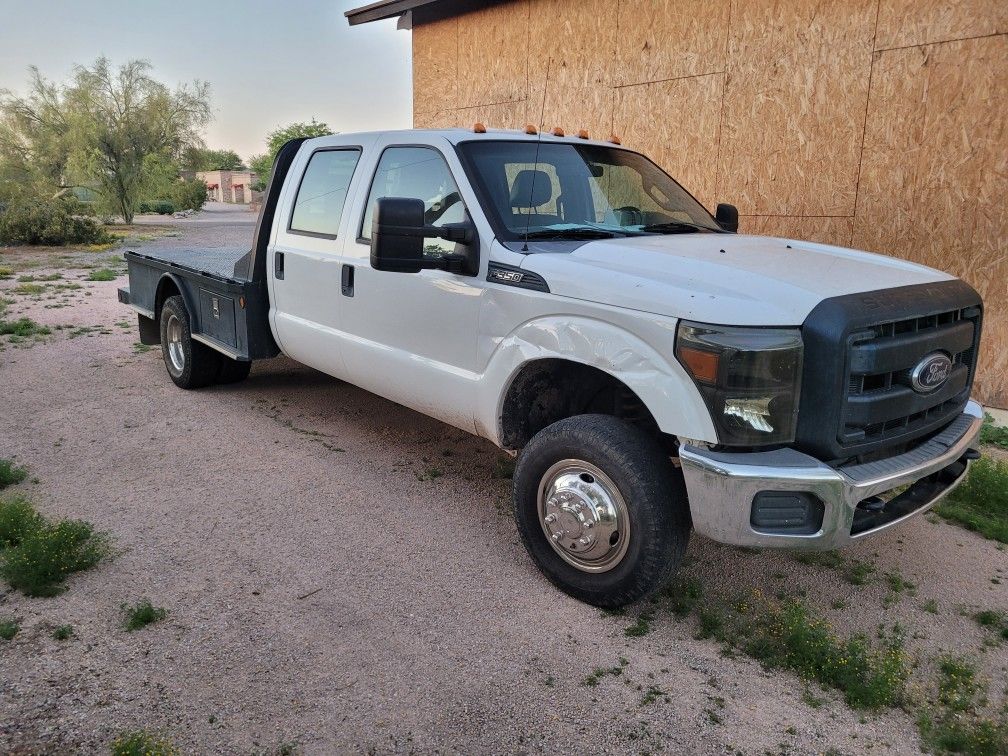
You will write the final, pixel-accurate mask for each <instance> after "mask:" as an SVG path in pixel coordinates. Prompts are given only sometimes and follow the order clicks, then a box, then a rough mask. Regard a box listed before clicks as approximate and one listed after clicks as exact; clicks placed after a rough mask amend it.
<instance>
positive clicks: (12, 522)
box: [0, 498, 109, 596]
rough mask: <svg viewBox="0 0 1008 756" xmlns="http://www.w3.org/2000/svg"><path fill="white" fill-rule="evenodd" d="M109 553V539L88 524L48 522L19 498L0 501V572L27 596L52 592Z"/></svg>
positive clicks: (11, 584) (79, 522)
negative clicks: (73, 575)
mask: <svg viewBox="0 0 1008 756" xmlns="http://www.w3.org/2000/svg"><path fill="white" fill-rule="evenodd" d="M108 553H109V543H108V538H107V537H106V536H104V535H102V534H100V533H96V532H95V530H94V527H93V526H92V525H91V524H90V523H87V522H83V521H81V520H60V521H59V522H50V521H48V520H47V519H46V518H44V517H43V516H42V515H40V514H39V513H38V512H36V511H35V510H34V508H33V507H32V506H31V504H29V503H28V502H27V501H25V500H24V499H21V498H15V499H8V500H5V501H2V502H0V576H2V577H3V578H4V579H5V580H6V581H7V582H8V583H10V586H11V587H12V588H14V589H16V590H19V591H21V592H22V593H24V594H25V595H26V596H55V595H56V594H57V593H59V592H60V591H61V590H62V589H63V581H64V580H65V579H66V578H67V577H68V576H69V575H71V574H73V573H74V572H81V571H83V570H87V569H90V568H91V567H94V566H95V565H96V564H97V563H98V562H100V561H101V560H102V559H104V558H105V557H106V556H107V555H108Z"/></svg>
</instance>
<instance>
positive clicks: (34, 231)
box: [0, 199, 109, 246]
mask: <svg viewBox="0 0 1008 756" xmlns="http://www.w3.org/2000/svg"><path fill="white" fill-rule="evenodd" d="M107 241H109V237H108V234H106V233H105V230H104V229H103V228H102V227H101V226H99V225H98V224H97V223H96V222H95V221H94V220H92V219H91V218H84V217H80V215H79V207H78V206H77V205H76V204H75V203H73V202H71V201H69V200H64V199H58V200H46V199H34V200H29V199H20V200H15V201H13V202H11V203H10V204H9V205H7V206H6V207H4V208H3V209H2V210H0V244H7V245H13V244H45V245H50V246H57V245H63V244H102V243H105V242H107Z"/></svg>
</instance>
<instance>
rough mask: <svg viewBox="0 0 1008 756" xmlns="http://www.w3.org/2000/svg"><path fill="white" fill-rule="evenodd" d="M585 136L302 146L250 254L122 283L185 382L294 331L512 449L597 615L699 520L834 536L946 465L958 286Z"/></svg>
mask: <svg viewBox="0 0 1008 756" xmlns="http://www.w3.org/2000/svg"><path fill="white" fill-rule="evenodd" d="M529 131H533V130H532V129H529ZM583 136H584V135H583V134H582V135H579V136H577V137H564V136H562V135H559V134H557V135H544V134H535V133H525V134H522V133H518V132H508V131H490V132H487V131H485V130H484V129H483V128H481V127H476V128H474V129H473V130H472V131H469V130H461V129H456V130H445V131H399V132H378V133H367V134H345V135H340V136H330V137H322V138H317V139H311V140H307V141H306V140H295V141H293V142H290V143H288V144H287V145H286V146H285V147H284V148H283V149H282V150H281V151H280V153H279V155H278V156H277V159H276V162H275V164H274V168H273V174H272V177H271V179H270V183H269V187H268V189H267V192H266V195H265V198H264V203H263V207H262V211H261V213H260V216H259V220H258V224H257V225H256V229H255V234H254V238H253V242H252V248H251V250H245V249H243V250H237V251H231V250H181V251H180V250H174V251H171V250H160V251H158V250H153V251H147V252H127V253H126V258H127V260H128V264H129V288H125V289H121V290H120V295H119V296H120V300H121V301H122V302H124V303H126V304H129V305H131V306H132V307H133V308H134V309H135V310H137V311H138V313H139V328H140V336H141V339H142V341H143V343H145V344H158V343H160V345H161V349H162V352H163V355H164V361H165V365H166V367H167V369H168V374H169V375H170V376H171V378H172V380H173V381H174V382H175V383H176V384H178V385H179V386H181V387H182V388H187V389H193V388H198V387H201V386H206V385H208V384H212V383H215V382H233V381H238V380H241V379H243V378H244V377H246V376H247V375H248V372H249V366H250V364H251V361H252V360H255V359H260V358H267V357H273V356H275V355H277V354H279V353H281V352H282V353H284V354H286V355H288V356H290V357H291V358H293V359H295V360H298V361H300V362H302V363H305V364H307V365H310V366H312V367H314V368H317V369H318V370H321V371H324V372H326V373H329V374H331V375H333V376H337V377H338V378H341V379H343V380H346V381H348V382H350V383H354V384H356V385H358V386H361V387H363V388H366V389H368V390H370V391H373V392H375V393H377V394H380V395H381V396H384V397H387V398H389V399H391V400H392V401H395V402H399V403H400V404H404V405H406V406H408V407H412V408H413V409H415V410H418V411H420V412H423V413H426V414H428V415H431V416H433V417H435V418H438V419H440V420H442V421H444V422H446V423H450V424H451V425H454V426H456V427H458V428H462V429H464V430H466V431H469V432H471V433H475V434H477V435H480V436H482V437H484V438H486V439H489V440H490V441H492V442H493V443H495V444H496V445H498V446H499V447H501V448H503V449H507V450H514V451H518V452H520V453H519V457H518V463H517V466H516V469H515V473H514V511H515V517H516V520H517V525H518V530H519V532H520V534H521V536H522V538H523V540H524V543H525V546H526V547H527V549H528V551H529V553H530V554H531V555H532V557H533V559H534V560H535V562H536V563H537V564H538V566H539V567H540V569H541V570H542V571H543V573H545V575H546V576H547V577H548V578H549V579H550V580H551V581H553V583H555V584H556V585H557V586H558V587H559V588H561V589H562V590H564V591H566V592H568V593H570V594H571V595H573V596H576V597H578V598H580V599H582V600H584V601H587V602H590V603H593V604H596V605H599V606H610V607H611V606H619V605H622V604H625V603H627V602H631V601H634V600H636V599H638V598H640V597H642V596H644V595H646V594H647V593H649V592H650V591H652V590H654V589H655V588H657V587H658V586H660V585H661V583H662V582H663V581H664V580H665V579H666V578H667V576H668V575H669V574H670V573H671V572H672V571H673V570H674V569H675V568H676V566H677V565H678V564H679V562H680V560H681V558H682V555H683V551H684V550H685V548H686V543H687V540H688V538H689V534H690V532H691V529H693V528H695V529H696V530H697V531H698V532H700V533H702V534H704V535H706V536H709V537H711V538H713V539H716V540H718V541H721V542H724V543H730V544H740V545H746V546H757V547H785V548H799V549H829V548H835V547H839V546H843V545H844V544H848V543H851V542H853V541H857V540H860V539H862V538H866V537H869V536H871V535H872V534H874V533H877V532H879V531H881V530H883V529H885V528H888V527H890V526H892V525H895V524H896V523H899V522H900V521H902V520H903V519H905V518H907V517H910V516H912V515H914V514H919V513H920V512H922V511H924V510H926V509H928V508H929V507H930V506H931V505H932V504H934V503H935V502H936V501H937V500H938V499H940V498H941V497H942V496H944V495H945V494H947V493H948V492H949V491H950V490H951V489H952V488H953V487H955V486H956V485H957V484H958V483H959V482H960V481H961V480H962V478H963V476H964V475H965V474H966V471H967V469H968V466H969V463H970V461H971V460H972V459H974V458H975V457H976V456H977V453H976V451H975V449H973V448H972V447H973V446H974V445H975V444H976V439H977V436H978V432H979V427H980V423H981V417H982V412H981V409H980V407H979V405H977V404H976V403H975V402H972V401H970V398H969V397H970V387H971V385H972V381H973V375H974V370H975V363H976V359H977V354H978V348H977V347H978V340H979V337H980V325H981V318H982V303H981V301H980V297H979V296H978V295H977V293H976V292H975V291H974V290H973V289H972V288H971V287H970V286H969V285H967V284H966V283H964V282H962V281H960V280H958V279H955V278H953V277H951V276H948V275H946V274H944V273H941V272H939V271H936V270H932V269H930V268H926V267H922V266H920V265H914V264H911V263H909V262H904V261H902V260H897V259H893V258H889V257H882V256H877V255H872V254H868V253H865V252H857V251H853V250H848V249H841V248H838V247H831V246H826V245H823V244H814V243H809V242H802V241H794V240H785V239H776V238H768V237H758V236H747V235H740V234H738V233H737V228H738V213H737V211H736V210H735V208H734V207H732V206H731V205H719V206H718V208H717V211H716V213H715V215H714V216H712V215H711V214H710V213H708V212H707V210H705V209H704V208H703V207H702V206H701V205H700V204H699V203H698V202H697V201H696V200H695V199H694V198H693V197H692V196H691V195H690V194H689V193H688V192H687V191H685V190H684V189H683V188H682V187H681V186H680V185H679V184H677V183H676V182H675V181H674V180H673V179H672V178H670V177H669V176H668V175H667V174H666V173H664V172H663V171H662V170H661V169H660V168H658V167H657V166H656V165H655V164H654V163H653V162H651V161H650V160H648V159H647V158H646V157H644V156H642V155H640V154H638V153H635V152H633V151H630V150H628V149H624V148H623V147H621V146H619V144H618V143H617V141H616V140H613V141H611V142H605V141H593V140H589V139H586V138H582V137H583ZM361 504H362V506H367V505H368V503H367V502H362V503H361Z"/></svg>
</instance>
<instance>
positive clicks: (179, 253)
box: [119, 139, 304, 361]
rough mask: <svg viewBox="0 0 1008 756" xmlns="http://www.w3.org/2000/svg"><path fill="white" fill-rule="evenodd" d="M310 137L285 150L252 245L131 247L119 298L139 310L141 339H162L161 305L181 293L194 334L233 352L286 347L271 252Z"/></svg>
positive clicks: (247, 356)
mask: <svg viewBox="0 0 1008 756" xmlns="http://www.w3.org/2000/svg"><path fill="white" fill-rule="evenodd" d="M302 142H304V139H294V140H291V141H290V142H288V143H287V144H285V145H284V146H283V147H282V148H281V149H280V152H279V153H278V154H277V158H276V161H275V163H274V166H273V174H272V176H270V181H269V186H268V187H267V188H266V194H265V196H264V198H263V205H262V209H261V210H260V211H259V219H258V220H257V221H256V226H255V231H254V232H253V235H252V239H251V240H250V241H251V248H249V247H205V248H185V247H144V248H143V249H142V250H139V251H138V250H130V251H128V252H126V253H125V255H124V256H125V258H126V263H127V266H128V268H129V286H127V287H123V288H121V289H119V301H120V302H122V303H123V304H128V305H130V306H131V307H132V308H133V309H134V310H136V311H137V314H138V321H139V325H140V341H141V342H143V343H144V344H160V343H161V327H160V323H159V322H158V321H159V319H160V318H161V307H162V305H163V304H164V301H165V300H166V299H167V298H168V297H170V296H181V297H182V299H183V301H184V303H185V306H186V310H187V311H188V314H189V327H190V332H191V334H192V338H193V339H194V340H195V341H199V342H201V343H203V344H206V345H207V346H210V347H212V348H214V349H216V350H217V351H219V352H222V353H223V354H225V355H227V356H228V357H230V358H232V359H235V360H241V361H248V360H255V359H259V358H263V357H275V356H276V355H278V354H279V353H280V348H279V347H278V346H277V344H276V341H274V339H273V332H272V329H271V328H270V325H269V291H268V287H267V282H266V252H267V247H268V245H269V236H270V230H271V228H272V226H273V216H274V213H275V212H276V203H277V199H278V197H279V195H280V190H281V189H282V187H283V183H284V178H285V177H286V176H287V172H288V170H290V166H291V163H292V162H293V160H294V157H295V155H296V154H297V151H298V148H299V147H300V146H301V143H302Z"/></svg>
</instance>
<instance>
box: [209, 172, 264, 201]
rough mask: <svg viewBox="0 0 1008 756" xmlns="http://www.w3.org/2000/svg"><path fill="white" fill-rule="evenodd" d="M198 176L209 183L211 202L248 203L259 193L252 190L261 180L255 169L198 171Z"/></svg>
mask: <svg viewBox="0 0 1008 756" xmlns="http://www.w3.org/2000/svg"><path fill="white" fill-rule="evenodd" d="M196 178H198V179H201V180H202V181H203V183H204V184H206V185H207V199H208V200H210V201H211V202H229V203H233V204H236V205H248V204H251V203H252V202H253V201H254V200H255V199H257V198H258V195H259V192H253V191H252V186H253V185H254V184H255V183H256V182H257V181H258V180H259V177H258V176H257V175H256V174H255V173H254V172H253V171H197V172H196ZM253 194H255V195H256V196H255V197H253Z"/></svg>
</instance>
